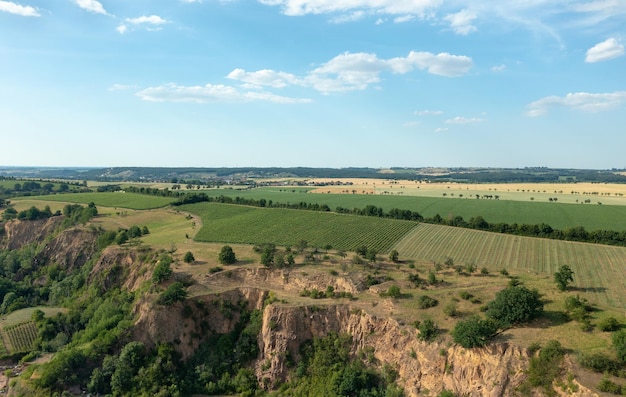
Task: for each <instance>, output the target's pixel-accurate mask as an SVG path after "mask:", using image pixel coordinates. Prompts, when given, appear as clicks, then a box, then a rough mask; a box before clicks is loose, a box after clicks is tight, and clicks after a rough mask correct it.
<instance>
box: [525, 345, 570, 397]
mask: <svg viewBox="0 0 626 397" xmlns="http://www.w3.org/2000/svg"><path fill="white" fill-rule="evenodd" d="M564 355H565V351H564V350H563V347H562V346H561V344H560V343H559V342H558V341H556V340H551V341H549V342H548V343H547V344H546V346H545V347H544V348H542V349H541V350H539V355H538V356H536V357H531V359H530V364H529V367H528V377H527V380H526V385H525V386H526V387H528V386H531V387H541V388H542V389H543V390H544V392H545V393H546V394H547V395H548V396H555V395H556V392H555V391H554V389H553V388H552V383H553V382H554V379H556V377H557V376H558V375H559V374H560V373H561V362H562V361H563V356H564Z"/></svg>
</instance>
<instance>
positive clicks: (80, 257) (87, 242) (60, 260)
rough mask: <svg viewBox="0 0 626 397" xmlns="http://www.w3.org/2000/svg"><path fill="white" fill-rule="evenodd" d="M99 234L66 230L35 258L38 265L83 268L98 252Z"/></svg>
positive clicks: (78, 229)
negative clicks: (54, 264)
mask: <svg viewBox="0 0 626 397" xmlns="http://www.w3.org/2000/svg"><path fill="white" fill-rule="evenodd" d="M97 238H98V233H97V232H96V231H93V230H89V229H84V228H73V229H68V230H64V231H63V232H61V233H59V234H58V235H57V236H56V237H55V238H53V239H52V240H51V241H50V242H49V243H47V244H46V246H45V247H44V248H43V250H42V251H41V252H40V253H39V254H37V256H36V257H35V259H34V260H35V262H36V264H37V265H47V264H52V263H56V264H59V265H60V266H61V267H62V268H64V269H67V270H74V269H77V268H80V267H82V266H83V265H84V264H85V263H87V261H88V260H90V259H91V258H92V257H93V255H94V254H95V252H96V251H97V246H96V240H97Z"/></svg>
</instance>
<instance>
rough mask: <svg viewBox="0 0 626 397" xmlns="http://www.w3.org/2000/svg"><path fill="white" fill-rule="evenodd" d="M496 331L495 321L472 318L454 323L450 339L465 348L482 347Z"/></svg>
mask: <svg viewBox="0 0 626 397" xmlns="http://www.w3.org/2000/svg"><path fill="white" fill-rule="evenodd" d="M497 330H498V325H497V324H496V322H495V321H493V320H491V319H485V320H483V319H481V318H480V317H478V316H472V317H470V318H468V319H467V320H465V321H459V322H458V323H456V325H455V326H454V329H453V330H452V339H453V340H454V342H455V343H458V344H459V345H461V346H463V347H465V348H473V347H483V346H485V345H486V344H487V343H488V342H489V340H490V339H491V338H492V337H493V336H494V335H495V333H496V331H497Z"/></svg>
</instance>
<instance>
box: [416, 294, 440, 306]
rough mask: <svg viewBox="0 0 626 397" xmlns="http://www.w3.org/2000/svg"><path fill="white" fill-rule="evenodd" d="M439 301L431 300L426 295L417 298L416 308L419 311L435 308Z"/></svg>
mask: <svg viewBox="0 0 626 397" xmlns="http://www.w3.org/2000/svg"><path fill="white" fill-rule="evenodd" d="M438 303H439V301H438V300H437V299H434V298H431V297H430V296H428V295H422V296H420V297H419V298H417V307H418V308H420V309H428V308H429V307H435V306H437V304H438Z"/></svg>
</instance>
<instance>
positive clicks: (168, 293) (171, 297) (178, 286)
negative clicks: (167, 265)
mask: <svg viewBox="0 0 626 397" xmlns="http://www.w3.org/2000/svg"><path fill="white" fill-rule="evenodd" d="M186 297H187V291H185V286H184V285H183V283H181V282H180V281H177V282H175V283H172V284H170V286H169V287H167V289H166V290H165V291H163V292H162V293H161V296H159V299H158V301H157V303H159V304H161V305H165V306H169V305H173V304H174V303H176V302H179V301H182V300H185V298H186Z"/></svg>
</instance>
